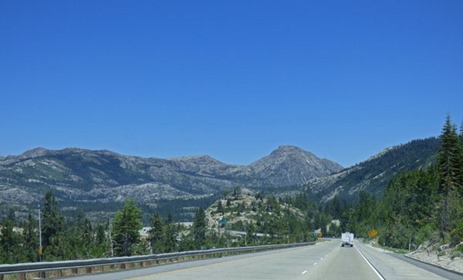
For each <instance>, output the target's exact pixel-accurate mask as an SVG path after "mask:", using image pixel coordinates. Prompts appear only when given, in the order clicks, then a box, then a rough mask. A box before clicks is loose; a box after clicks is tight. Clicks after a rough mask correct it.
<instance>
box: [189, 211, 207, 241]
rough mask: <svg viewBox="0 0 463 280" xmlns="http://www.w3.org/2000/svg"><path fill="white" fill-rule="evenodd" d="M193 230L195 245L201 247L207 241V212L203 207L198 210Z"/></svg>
mask: <svg viewBox="0 0 463 280" xmlns="http://www.w3.org/2000/svg"><path fill="white" fill-rule="evenodd" d="M192 231H193V240H194V244H195V247H196V249H201V247H202V246H203V245H204V243H205V241H206V214H205V213H204V210H203V208H201V207H199V208H198V209H197V210H196V213H195V217H194V219H193V226H192Z"/></svg>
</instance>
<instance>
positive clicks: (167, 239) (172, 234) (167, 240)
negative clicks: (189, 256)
mask: <svg viewBox="0 0 463 280" xmlns="http://www.w3.org/2000/svg"><path fill="white" fill-rule="evenodd" d="M176 249H177V229H176V226H175V224H174V222H173V219H172V214H171V213H169V214H168V215H167V219H166V222H165V226H164V252H166V253H169V252H174V251H176Z"/></svg>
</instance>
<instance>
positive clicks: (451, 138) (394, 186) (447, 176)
mask: <svg viewBox="0 0 463 280" xmlns="http://www.w3.org/2000/svg"><path fill="white" fill-rule="evenodd" d="M439 140H440V149H439V152H438V155H437V159H436V162H435V164H432V165H430V166H428V167H426V168H421V169H419V170H415V171H410V172H403V173H400V174H398V175H397V176H396V177H395V178H393V179H392V180H391V181H390V183H389V184H388V187H387V188H386V190H385V192H384V196H383V197H382V199H378V198H376V197H375V196H373V195H371V194H369V193H367V192H361V193H360V195H359V202H358V204H357V205H355V206H349V205H344V206H343V209H342V211H341V213H340V219H341V227H342V230H343V231H351V232H355V233H356V234H357V235H359V236H363V237H365V238H372V237H375V238H377V240H378V242H379V243H380V244H381V245H386V246H390V247H395V248H402V249H416V248H417V247H418V246H419V245H420V244H423V243H425V242H428V244H450V245H451V246H457V245H458V244H460V242H462V241H463V126H462V127H461V128H460V131H459V133H458V129H457V126H456V125H455V124H453V123H452V121H451V119H450V117H447V119H446V121H445V124H444V126H443V129H442V133H441V135H440V137H439ZM372 230H375V231H376V232H377V236H376V233H375V234H374V235H375V236H372V234H371V233H372ZM456 249H457V250H460V251H463V247H462V246H460V247H459V248H456Z"/></svg>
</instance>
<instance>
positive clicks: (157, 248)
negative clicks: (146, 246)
mask: <svg viewBox="0 0 463 280" xmlns="http://www.w3.org/2000/svg"><path fill="white" fill-rule="evenodd" d="M163 240H164V224H163V222H162V219H161V216H159V214H158V213H154V214H153V215H152V216H151V229H150V230H149V231H148V241H149V243H150V247H151V251H152V253H162V252H163V251H164V244H163V242H162V241H163Z"/></svg>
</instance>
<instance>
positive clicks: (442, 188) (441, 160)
mask: <svg viewBox="0 0 463 280" xmlns="http://www.w3.org/2000/svg"><path fill="white" fill-rule="evenodd" d="M440 138H441V148H440V149H439V154H438V158H437V169H438V175H439V180H438V190H439V195H440V205H439V212H438V219H439V230H440V236H441V238H442V239H443V240H444V239H445V236H446V233H448V232H449V230H450V228H451V227H452V220H453V219H455V215H456V213H455V211H457V205H458V200H459V198H458V196H459V191H460V190H461V187H462V186H461V182H462V151H461V141H460V139H459V136H458V135H457V132H456V127H455V125H453V124H452V122H451V120H450V117H447V119H446V121H445V125H444V128H443V129H442V135H441V137H440Z"/></svg>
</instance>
